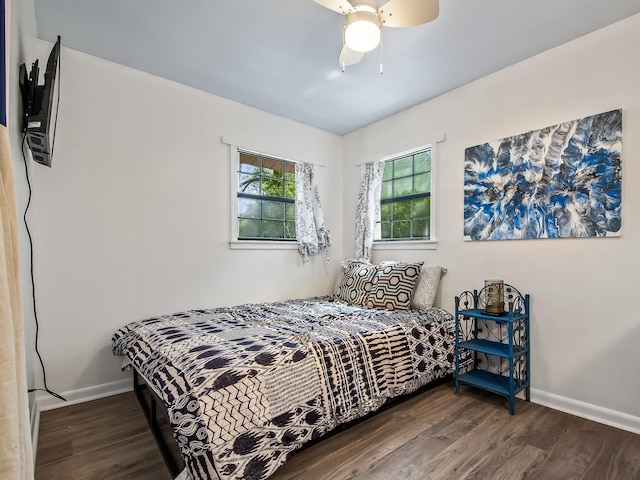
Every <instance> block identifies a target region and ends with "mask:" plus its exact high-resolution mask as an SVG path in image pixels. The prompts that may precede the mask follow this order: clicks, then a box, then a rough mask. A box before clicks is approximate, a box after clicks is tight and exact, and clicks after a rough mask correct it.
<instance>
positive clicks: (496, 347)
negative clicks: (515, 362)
mask: <svg viewBox="0 0 640 480" xmlns="http://www.w3.org/2000/svg"><path fill="white" fill-rule="evenodd" d="M459 347H460V348H466V349H467V350H473V351H475V352H482V353H487V354H489V355H496V356H498V357H502V358H509V357H511V356H512V355H511V353H510V352H509V345H508V344H506V343H498V342H492V341H489V340H484V339H474V340H468V341H466V342H460V344H459ZM527 351H528V348H527V347H521V346H518V345H514V346H513V357H517V356H520V355H524V354H525V353H527Z"/></svg>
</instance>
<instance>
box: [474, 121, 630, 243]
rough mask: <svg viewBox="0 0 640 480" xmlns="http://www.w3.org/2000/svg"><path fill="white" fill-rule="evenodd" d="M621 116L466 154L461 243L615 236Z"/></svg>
mask: <svg viewBox="0 0 640 480" xmlns="http://www.w3.org/2000/svg"><path fill="white" fill-rule="evenodd" d="M621 152H622V110H612V111H610V112H606V113H601V114H598V115H592V116H590V117H585V118H581V119H579V120H573V121H570V122H565V123H561V124H559V125H554V126H552V127H547V128H542V129H540V130H533V131H531V132H527V133H523V134H520V135H514V136H512V137H507V138H503V139H501V140H496V141H494V142H488V143H483V144H482V145H476V146H475V147H469V148H467V149H466V150H465V159H464V237H465V239H466V240H507V239H531V238H578V237H610V236H620V233H621V226H622V225H621V223H622V222H621V218H622V217H621V214H622V211H621V209H622V163H621Z"/></svg>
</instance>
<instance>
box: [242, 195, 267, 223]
mask: <svg viewBox="0 0 640 480" xmlns="http://www.w3.org/2000/svg"><path fill="white" fill-rule="evenodd" d="M261 203H262V202H261V201H260V200H253V199H251V198H239V199H238V216H239V217H248V218H260V204H261Z"/></svg>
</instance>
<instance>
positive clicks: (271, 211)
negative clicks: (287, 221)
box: [262, 201, 284, 220]
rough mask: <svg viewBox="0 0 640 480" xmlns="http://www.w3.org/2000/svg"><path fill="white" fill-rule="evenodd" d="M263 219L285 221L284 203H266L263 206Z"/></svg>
mask: <svg viewBox="0 0 640 480" xmlns="http://www.w3.org/2000/svg"><path fill="white" fill-rule="evenodd" d="M262 217H263V218H271V219H275V220H283V219H284V203H281V202H268V201H265V202H264V203H263V204H262Z"/></svg>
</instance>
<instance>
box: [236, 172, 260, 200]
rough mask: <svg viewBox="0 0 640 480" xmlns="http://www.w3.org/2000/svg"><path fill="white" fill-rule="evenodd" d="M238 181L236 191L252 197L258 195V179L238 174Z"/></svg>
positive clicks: (254, 176)
mask: <svg viewBox="0 0 640 480" xmlns="http://www.w3.org/2000/svg"><path fill="white" fill-rule="evenodd" d="M239 175H240V177H239V179H238V191H239V192H243V193H251V194H254V195H259V194H260V177H259V176H256V175H249V174H246V173H240V174H239Z"/></svg>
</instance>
